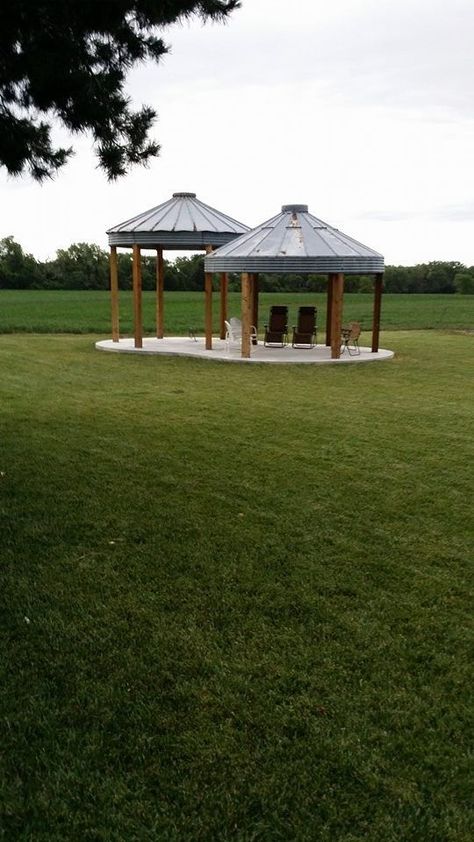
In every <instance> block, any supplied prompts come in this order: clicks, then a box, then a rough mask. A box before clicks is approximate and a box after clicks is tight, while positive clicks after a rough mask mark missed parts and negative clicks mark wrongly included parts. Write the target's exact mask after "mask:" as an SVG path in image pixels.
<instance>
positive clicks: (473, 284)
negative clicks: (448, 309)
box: [454, 267, 474, 295]
mask: <svg viewBox="0 0 474 842" xmlns="http://www.w3.org/2000/svg"><path fill="white" fill-rule="evenodd" d="M454 285H455V287H456V292H459V293H461V295H474V267H472V268H471V269H469V270H468V269H465V270H464V271H463V272H457V273H456V275H455V277H454Z"/></svg>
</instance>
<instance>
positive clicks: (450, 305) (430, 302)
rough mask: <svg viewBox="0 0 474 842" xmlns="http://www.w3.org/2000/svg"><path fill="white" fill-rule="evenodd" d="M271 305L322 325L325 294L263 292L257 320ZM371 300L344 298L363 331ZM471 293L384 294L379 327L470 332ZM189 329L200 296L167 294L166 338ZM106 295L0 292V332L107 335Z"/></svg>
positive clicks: (233, 303)
mask: <svg viewBox="0 0 474 842" xmlns="http://www.w3.org/2000/svg"><path fill="white" fill-rule="evenodd" d="M270 304H287V305H288V306H289V307H290V324H294V323H295V321H294V320H295V318H296V314H297V310H298V307H299V306H300V305H301V304H316V305H317V306H318V308H319V311H320V312H319V319H318V321H319V324H320V326H321V328H324V325H325V313H326V297H325V295H323V294H319V293H318V294H314V295H313V294H306V293H299V294H298V293H278V294H275V293H262V294H261V295H260V314H261V315H260V321H261V323H262V324H263V323H264V322H265V320H266V319H267V317H268V312H269V307H270ZM372 307H373V297H372V295H368V294H352V295H350V294H349V295H346V296H345V302H344V318H345V320H346V321H349V320H351V319H354V320H358V321H361V322H362V326H363V328H364V329H365V330H369V329H370V326H371V324H372ZM229 311H230V315H234V316H237V315H239V314H240V294H239V293H231V294H230V296H229ZM120 316H121V331H122V333H124V334H127V333H128V334H130V333H131V332H132V300H131V293H130V292H122V293H121V294H120ZM218 318H219V299H218V294H216V295H215V306H214V329H215V331H217V330H218ZM154 319H155V295H154V293H153V292H145V293H144V295H143V320H144V326H145V330H146V331H148V332H149V333H153V331H154V330H155V322H154ZM473 325H474V295H385V296H384V299H383V305H382V326H383V327H384V328H385V329H386V330H404V329H409V330H411V329H418V330H422V329H438V330H440V329H450V328H458V327H460V328H472V326H473ZM190 327H192V328H194V329H196V330H198V331H200V332H204V296H203V294H202V293H196V292H169V293H166V294H165V328H166V332H167V333H168V335H170V334H185V333H187V332H188V330H189V328H190ZM110 330H111V328H110V296H109V293H107V292H85V291H78V292H69V291H68V292H65V291H59V292H48V291H44V290H41V291H37V292H36V291H33V290H26V291H24V290H19V291H18V290H1V291H0V333H15V332H18V331H26V332H29V333H98V334H105V335H108V334H109V333H110Z"/></svg>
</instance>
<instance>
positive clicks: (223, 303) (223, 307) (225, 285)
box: [219, 272, 229, 339]
mask: <svg viewBox="0 0 474 842" xmlns="http://www.w3.org/2000/svg"><path fill="white" fill-rule="evenodd" d="M228 289H229V277H228V275H227V272H222V273H221V299H220V318H219V322H220V334H219V335H220V338H221V339H225V336H226V329H225V323H226V320H227V292H228Z"/></svg>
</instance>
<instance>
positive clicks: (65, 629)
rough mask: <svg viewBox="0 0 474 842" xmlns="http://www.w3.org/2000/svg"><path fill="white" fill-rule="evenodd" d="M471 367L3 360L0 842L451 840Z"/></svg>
mask: <svg viewBox="0 0 474 842" xmlns="http://www.w3.org/2000/svg"><path fill="white" fill-rule="evenodd" d="M56 295H57V294H54V295H52V298H54V297H55V296H56ZM18 298H19V300H21V296H19V297H18ZM66 298H67V296H65V297H64V299H63V300H64V301H65V300H66ZM2 300H6V299H5V294H4V293H2ZM12 300H13V299H12ZM56 300H59V299H56ZM74 300H75V298H74V295H73V294H71V296H69V304H71V305H72V304H73V302H74ZM86 300H87V296H85V297H84V298H83V296H82V294H81V295H78V297H77V301H78V303H79V304H81V306H82V304H83V303H84V302H85V301H86ZM94 300H95V301H97V302H100V301H102V304H101V306H103V307H104V308H105V303H104V301H105V300H103V299H101V298H100V297H99V296H95V297H94V296H91V297H90V298H89V302H91V301H94ZM414 301H416V299H414V298H410V302H414ZM422 301H423V302H426V301H427V298H423V299H422ZM450 301H452V302H453V303H457V302H459V299H457V298H454V297H452V298H450ZM427 303H430V302H429V301H428V302H427ZM398 304H400V302H398ZM433 306H434V305H433ZM388 308H389V304H386V313H387V310H388ZM72 309H73V308H72ZM81 312H84V311H81ZM408 312H409V311H408V310H407V313H408ZM422 312H423V310H422V309H421V310H420V311H419V313H422ZM438 312H439V311H438ZM91 314H92V315H93V313H92V310H91ZM76 315H77V313H76ZM71 317H72V316H71ZM3 318H5V317H3ZM24 318H25V323H24V326H25V328H26V326H27V325H26V315H25V317H24ZM35 318H36V320H37V321H35V324H34V325H33V324H32V323H30V325H29V327H30V329H32V328H34V329H35V330H39V329H41V328H40V324H46V322H47V321H48V320H49V319H50V318H51V314H49V315H48V314H45V313H41V314H39V313H38V314H37V316H36V317H35ZM97 318H98V314H97ZM14 321H16V322H17V323H18V322H19V321H21V318H20V317H19V316H18V314H17V318H16V319H14ZM33 321H34V320H33ZM62 324H63V323H62V322H58V327H59V326H60V325H62ZM87 324H89V321H88V318H87V317H86V316H85V315H84V319H83V320H82V317H81V325H82V326H84V325H87ZM5 325H6V323H5V321H4V322H3V326H4V328H5ZM70 326H71V323H69V327H70ZM90 327H93V328H94V330H99V331H100V330H102V327H101V323H100V321H99V320H98V321H97V322H96V321H93V323H90ZM49 329H53V328H51V327H50V328H49ZM473 342H474V337H473V336H471V335H468V334H462V333H455V332H452V333H435V332H424V333H423V332H418V331H415V330H413V331H397V332H394V333H389V332H387V333H384V334H383V345H384V346H385V347H389V348H393V349H394V350H395V351H396V357H395V359H394V360H393V361H391V362H389V363H386V364H383V363H378V364H377V365H370V364H369V365H359V366H340V367H335V368H333V367H320V368H318V367H312V366H311V367H308V366H304V365H302V366H294V367H289V366H277V367H275V368H272V367H270V366H258V365H256V366H249V367H247V366H246V367H241V366H226V365H223V364H215V363H209V362H204V361H193V360H190V359H178V358H151V357H133V356H131V357H123V356H118V355H117V356H116V355H112V354H101V353H98V352H96V351H95V350H94V348H93V343H94V337H92V336H75V337H74V336H68V337H65V336H58V335H56V336H48V337H46V336H25V335H23V336H21V335H5V336H2V337H0V359H1V368H2V377H1V379H0V420H1V441H2V448H1V464H0V470H1V476H0V494H1V509H0V512H1V520H2V523H1V534H2V579H3V588H2V601H3V608H2V610H1V611H0V623H1V626H2V634H1V638H0V645H1V647H2V656H1V658H0V670H1V679H0V681H1V687H2V702H1V711H0V713H1V716H0V729H1V731H2V734H1V737H0V743H1V745H2V758H1V761H0V762H1V764H2V776H1V784H2V797H1V806H2V813H3V816H2V819H1V820H0V828H1V829H0V838H2V839H5V840H25V842H27V841H28V842H30V840H35V842H36V840H42V841H43V840H44V842H46V841H47V842H56V841H57V842H60V840H61V842H63V840H81V842H82V840H101V842H102V840H113V842H121V840H127V842H128V840H160V841H161V840H173V842H174V840H176V842H178V840H179V842H181V840H199V841H200V840H202V841H203V842H204V841H205V842H208V841H209V840H242V842H253V840H265V841H266V840H269V841H271V842H272V841H273V840H308V842H313V840H317V842H319V840H321V842H356V840H364V842H375V840H377V842H378V840H380V842H399V840H403V842H404V840H413V841H414V842H464V841H465V842H467V840H470V839H471V838H472V835H471V833H472V813H471V812H470V808H471V801H472V765H471V763H472V755H470V751H469V746H470V736H471V735H472V730H470V729H471V726H472V669H471V664H472V661H470V653H472V555H473V533H472V464H473V462H472V457H473V436H472V378H473V374H474V365H473Z"/></svg>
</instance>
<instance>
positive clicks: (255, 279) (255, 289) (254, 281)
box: [252, 272, 258, 334]
mask: <svg viewBox="0 0 474 842" xmlns="http://www.w3.org/2000/svg"><path fill="white" fill-rule="evenodd" d="M252 324H253V325H254V326H255V329H256V331H257V334H258V272H254V273H253V275H252Z"/></svg>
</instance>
